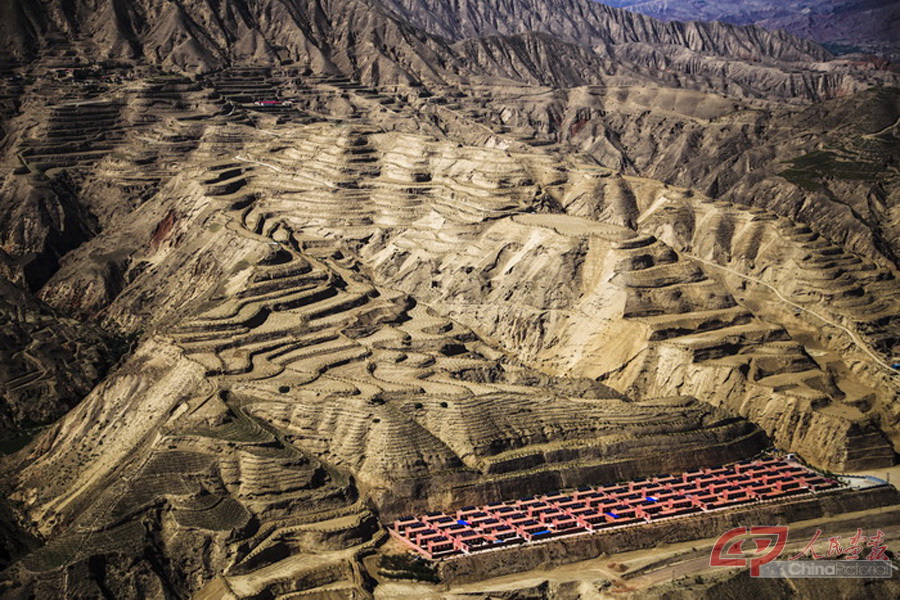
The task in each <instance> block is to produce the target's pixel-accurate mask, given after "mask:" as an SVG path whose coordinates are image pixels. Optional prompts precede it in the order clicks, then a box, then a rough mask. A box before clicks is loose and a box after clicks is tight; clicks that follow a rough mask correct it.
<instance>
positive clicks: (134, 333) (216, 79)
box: [0, 0, 900, 600]
mask: <svg viewBox="0 0 900 600" xmlns="http://www.w3.org/2000/svg"><path fill="white" fill-rule="evenodd" d="M552 1H553V2H558V3H559V5H565V6H568V7H570V8H572V10H576V9H577V10H580V11H582V12H583V13H584V15H585V19H583V20H582V21H583V22H579V21H578V20H577V19H576V20H572V19H553V18H550V17H551V16H552V15H551V14H550V13H547V12H546V10H544V9H545V8H546V7H545V6H544V5H545V4H548V3H550V2H551V0H547V1H546V2H543V3H542V2H536V1H532V0H515V2H509V3H495V4H490V3H481V4H478V3H470V2H461V3H445V2H440V1H437V0H436V1H434V2H429V3H428V4H429V6H432V7H434V8H435V10H434V11H433V12H432V13H431V14H425V13H422V12H416V11H417V8H416V6H415V4H416V3H409V2H401V1H391V2H388V1H387V0H383V1H379V2H376V1H375V0H336V1H331V2H323V3H303V2H299V1H298V0H286V1H284V2H271V1H268V0H267V1H263V2H254V3H249V2H244V1H243V0H229V1H227V2H221V3H198V2H183V3H158V2H154V1H152V0H141V2H136V3H131V4H129V5H128V6H125V5H122V4H121V3H108V4H103V5H102V6H99V5H98V6H99V8H98V7H95V6H92V5H91V6H89V3H84V2H80V1H79V2H73V3H63V4H64V5H65V6H63V4H60V3H56V2H50V3H45V4H46V6H45V5H44V4H40V3H34V2H30V0H16V2H13V3H12V4H10V5H9V6H6V7H5V8H3V9H2V10H0V15H6V16H10V18H9V19H2V18H0V29H2V30H4V31H6V32H8V31H9V30H10V27H11V25H10V23H13V24H15V23H18V24H26V25H28V27H25V28H24V29H22V30H21V31H17V32H16V35H13V36H6V37H5V38H4V42H3V44H0V45H3V48H4V53H3V54H0V77H2V83H3V85H2V88H0V118H2V132H3V136H4V137H3V139H2V144H0V279H2V280H0V291H2V294H0V296H2V302H0V322H2V324H3V332H2V334H0V357H2V358H3V360H2V361H0V362H2V368H0V426H2V427H4V428H9V429H22V430H24V431H21V432H19V433H23V434H27V435H21V436H18V438H17V440H16V442H17V443H16V444H15V445H16V446H21V445H22V444H25V442H27V441H28V439H27V438H28V437H29V436H32V435H33V436H34V439H33V440H31V441H30V442H29V443H28V444H27V445H25V446H24V447H23V448H22V449H21V450H19V451H18V452H16V453H14V454H10V455H8V456H4V457H3V458H2V460H0V473H2V481H0V491H2V493H3V497H4V498H5V499H6V500H5V502H3V503H2V504H0V530H2V531H3V532H4V536H5V537H6V534H7V533H9V536H8V537H9V538H10V539H13V540H16V541H15V543H12V544H2V545H0V566H2V568H3V571H2V575H0V594H2V595H4V597H6V596H9V597H10V598H22V599H24V598H29V597H38V598H42V597H48V598H49V597H115V598H120V597H121V598H168V597H176V598H192V597H193V598H200V599H213V598H215V599H218V598H275V599H278V600H287V599H297V598H321V599H325V598H327V599H329V600H331V599H335V598H344V599H346V598H352V599H363V598H390V597H391V594H392V593H394V592H397V591H398V590H399V591H403V593H404V594H406V595H407V596H409V594H415V593H421V594H422V597H426V596H428V597H434V598H442V597H446V598H450V597H456V596H455V595H454V594H455V593H456V592H455V591H453V592H450V591H447V590H448V588H446V587H441V586H440V585H430V584H429V585H426V584H425V583H410V584H409V585H410V586H412V587H410V588H405V587H403V586H402V585H401V584H399V583H398V581H399V580H402V579H403V578H404V577H408V578H413V577H414V578H415V579H417V580H419V581H425V580H431V579H433V578H434V577H436V576H437V575H439V574H440V573H437V571H434V570H433V569H430V567H428V566H427V565H425V566H423V565H420V564H418V563H409V564H407V563H405V562H404V559H401V558H396V556H394V555H395V554H396V553H397V552H396V551H397V548H396V547H395V546H393V545H392V544H393V543H392V542H390V541H388V535H387V530H386V528H385V525H386V524H388V523H390V522H391V521H393V520H394V519H396V518H398V517H401V516H403V515H405V514H421V513H425V512H428V511H434V510H438V509H439V510H447V511H451V510H452V511H455V510H457V509H459V508H461V507H462V506H465V505H475V506H481V505H486V504H490V503H492V502H496V501H499V500H503V499H511V498H517V497H523V496H530V495H540V494H546V493H548V492H551V491H554V490H565V489H571V488H577V487H582V486H589V487H590V486H604V485H607V484H614V483H616V482H618V481H623V480H632V479H640V478H642V477H648V476H650V475H653V476H662V475H663V474H667V473H668V474H672V473H682V472H684V471H689V470H693V469H702V468H707V467H710V466H712V465H720V464H725V463H729V462H732V461H740V460H744V459H749V458H752V457H754V456H756V455H757V454H758V453H760V452H761V451H764V450H766V449H771V448H772V447H775V448H776V449H778V450H779V451H782V452H786V453H794V454H796V455H797V456H798V457H799V458H800V459H802V460H803V461H805V462H806V463H808V464H810V465H812V466H813V467H817V468H821V469H827V470H829V471H834V472H838V473H846V472H851V471H863V470H871V469H887V468H891V467H893V465H894V463H895V462H896V459H897V450H898V449H900V412H898V408H897V406H898V405H897V397H898V394H900V378H898V375H897V370H896V367H895V363H896V361H897V356H898V354H897V353H898V345H897V340H898V339H900V331H898V321H897V315H898V314H900V310H898V297H897V290H896V287H897V286H896V284H895V283H896V280H897V279H896V277H897V275H898V262H897V256H900V254H898V252H900V251H898V249H900V245H898V241H900V236H898V235H897V234H898V232H900V229H898V223H900V219H898V218H897V215H898V214H900V213H898V212H897V206H896V204H897V203H896V200H897V195H896V192H897V183H898V181H900V179H898V178H897V171H896V164H895V162H896V161H895V158H896V157H895V155H896V152H895V147H896V141H897V136H898V125H897V123H898V121H897V117H898V115H900V104H898V99H900V94H898V93H897V91H896V89H895V88H892V87H890V85H892V84H896V77H895V75H893V74H891V73H889V72H885V71H877V70H873V71H864V70H859V69H856V68H855V67H853V66H852V65H846V64H843V63H842V64H840V65H835V64H831V63H830V62H829V55H828V54H827V53H825V52H824V51H823V50H822V49H821V48H818V47H817V46H814V45H812V44H808V43H806V42H803V41H800V40H796V39H794V38H790V37H789V36H786V35H785V34H781V33H779V34H768V33H764V32H761V31H759V30H754V29H746V30H743V29H742V30H738V29H735V28H731V27H726V26H718V25H708V26H707V25H702V24H695V25H691V26H689V27H686V28H685V27H681V26H677V25H664V24H662V23H659V22H655V21H652V20H650V19H643V18H639V17H631V16H628V15H627V14H626V13H623V12H621V11H614V10H611V9H606V8H600V7H599V5H597V6H594V5H593V4H591V5H586V4H584V3H580V2H579V1H577V0H552ZM101 4H102V3H101ZM163 4H165V6H163ZM420 4H421V3H420ZM489 4H490V5H489ZM10 7H13V8H14V9H15V10H13V11H12V13H10ZM105 11H112V12H105ZM448 11H449V12H448ZM454 11H456V12H454ZM459 11H463V13H464V14H462V13H460V12H459ZM585 11H586V12H585ZM413 13H415V14H413ZM451 13H453V14H456V17H455V18H456V21H453V20H452V19H450V20H447V19H441V18H438V17H436V15H438V16H440V15H444V16H447V15H449V14H451ZM482 17H483V18H482ZM151 22H154V23H158V24H159V26H158V27H156V28H153V27H149V26H148V23H151ZM522 22H524V23H526V24H527V25H528V29H527V31H525V30H522V29H521V25H522ZM23 27H24V25H23ZM29 27H30V28H29ZM698 36H699V37H698ZM704 40H705V41H704ZM728 52H731V53H732V54H734V56H731V55H729V54H728ZM883 83H886V84H888V86H886V87H885V86H883V87H875V88H873V89H870V90H866V88H868V87H869V86H870V85H875V84H883ZM825 99H827V100H825ZM64 413H65V414H64ZM8 449H9V450H10V451H11V450H13V449H15V448H14V447H13V445H11V446H10V447H9V448H8ZM835 476H836V475H835ZM842 490H844V491H842V492H841V493H840V494H836V495H835V496H834V498H836V499H829V498H830V497H829V498H825V499H824V500H822V499H820V498H818V497H811V498H807V499H804V500H803V502H807V504H803V505H802V506H801V505H796V506H795V505H793V504H791V505H790V506H788V505H781V504H772V505H765V506H762V505H761V506H756V505H754V506H752V507H750V508H748V510H750V511H751V513H747V514H752V516H753V518H757V517H759V518H760V519H763V518H765V519H772V520H774V519H776V518H777V519H782V518H783V519H785V520H788V521H790V520H794V519H795V518H796V519H799V518H807V517H808V518H827V517H825V515H836V514H837V513H840V512H842V511H845V509H846V511H850V510H854V511H855V510H858V509H859V508H860V507H861V506H862V505H863V503H864V502H870V503H871V504H872V505H873V506H876V507H878V506H881V505H882V504H890V503H891V502H895V501H896V496H895V495H894V492H893V491H892V490H891V489H890V488H887V487H877V486H876V487H875V489H874V491H871V490H869V491H865V490H863V491H858V490H855V488H852V487H847V488H846V489H845V488H844V487H843V486H842ZM857 492H858V493H857ZM448 514H449V513H448ZM747 514H744V513H740V514H739V513H736V512H729V511H728V510H726V511H724V512H723V513H722V515H721V520H716V521H715V522H714V523H713V524H714V525H715V526H716V527H718V526H719V525H721V526H722V527H725V526H727V525H729V523H730V521H729V519H738V518H745V517H747ZM886 514H888V516H890V515H891V514H893V513H892V512H891V511H888V513H886ZM748 518H749V517H748ZM835 518H836V519H837V518H838V517H835ZM843 518H844V517H843V516H841V517H840V519H843ZM853 518H856V517H853ZM716 519H719V517H718V516H717V517H716ZM847 519H849V520H848V521H847V522H848V523H851V524H852V523H856V521H853V520H852V519H851V517H847ZM885 520H886V518H885ZM841 522H842V523H843V521H841ZM872 522H876V521H872ZM881 522H882V521H880V520H878V521H877V523H878V524H880V523H881ZM710 523H711V522H710ZM848 526H849V525H848ZM667 527H668V526H667ZM671 527H672V529H671V530H667V531H670V533H671V536H672V539H676V538H677V539H679V540H690V539H696V538H697V537H698V536H701V535H703V534H704V533H705V534H708V533H709V532H708V531H706V532H698V530H699V529H700V527H695V526H692V525H690V522H689V521H686V520H685V521H679V522H678V523H675V524H674V525H672V526H671ZM636 531H637V530H636ZM648 532H649V533H648ZM629 535H630V534H629ZM653 535H654V534H653V532H652V531H650V530H644V529H641V530H640V531H639V532H638V533H635V534H634V536H633V537H632V538H629V539H628V540H625V541H624V542H623V543H622V545H621V547H620V549H621V550H622V551H625V550H635V549H637V548H640V547H646V546H647V545H648V541H651V540H652V541H653V544H655V543H656V542H657V541H658V540H655V539H653ZM667 535H668V534H667ZM892 535H893V533H892ZM626 542H627V543H626ZM616 543H618V542H616ZM651 545H652V544H651ZM547 548H550V546H547ZM553 548H557V547H556V546H553ZM560 548H564V547H563V546H560ZM537 552H538V553H537V554H534V555H530V556H531V558H529V560H532V558H533V559H534V560H538V558H539V554H540V552H544V550H538V551H537ZM547 552H557V551H556V550H547ZM598 552H599V551H598ZM558 554H560V555H563V554H565V552H564V551H562V550H560V551H559V552H558ZM391 556H393V558H391ZM485 556H487V557H488V558H487V559H484V560H485V561H486V562H484V563H482V564H481V566H480V567H479V569H475V570H474V571H473V572H478V573H487V572H490V571H491V568H490V565H491V564H492V563H491V561H492V560H497V561H501V562H502V561H504V560H507V559H504V558H503V557H502V556H501V555H499V554H498V555H497V556H496V557H495V556H494V553H485ZM506 556H509V555H506ZM558 558H559V557H558V556H548V557H547V559H548V564H549V563H555V562H556V561H557V559H558ZM508 563H509V564H507V565H506V567H509V568H504V569H498V571H503V572H509V571H510V570H514V569H513V568H512V566H514V563H515V561H508ZM523 564H524V563H523ZM404 565H405V566H404ZM391 566H392V567H395V568H388V567H391ZM460 568H462V567H460ZM452 571H453V568H449V567H448V568H446V569H444V570H443V571H441V572H442V573H452ZM385 572H387V575H385V574H384V573H385ZM611 576H612V577H618V576H617V575H611ZM523 577H524V576H523ZM617 581H618V582H619V583H621V584H622V586H619V585H618V584H617V589H618V588H619V587H623V586H624V587H627V585H625V584H624V579H622V580H617ZM447 585H449V583H447ZM516 585H518V584H516ZM523 585H524V584H523ZM530 585H531V584H528V585H527V586H525V587H526V588H527V587H528V586H530ZM580 585H581V584H579V586H580ZM584 585H588V586H593V585H594V583H592V582H587V581H585V582H584ZM698 585H699V584H698ZM398 586H400V587H398ZM514 587H515V586H514ZM648 587H652V586H650V585H649V584H648ZM401 588H402V590H401ZM516 589H517V590H518V589H519V588H516ZM523 589H524V588H523ZM548 589H550V588H547V587H546V586H545V591H546V590H548ZM572 589H574V588H572ZM640 589H641V590H643V589H644V588H640ZM710 589H712V588H710ZM879 589H880V588H879ZM410 590H412V591H410ZM579 590H581V591H578V590H576V592H577V593H576V592H572V594H570V596H571V597H572V598H581V597H583V598H590V597H592V596H591V594H592V593H593V592H594V591H596V590H595V589H594V590H588V591H585V590H587V588H584V587H583V586H582V587H579ZM520 591H521V590H520ZM620 591H621V593H622V594H625V593H626V592H627V590H620ZM620 591H616V592H615V594H620ZM479 593H480V592H477V591H476V592H473V594H479ZM513 593H518V592H517V591H515V590H514V592H513ZM529 593H530V592H529ZM536 593H537V592H536ZM547 593H550V592H547ZM554 593H555V592H554ZM611 593H612V592H611ZM711 593H712V592H711ZM483 595H484V594H482V596H483ZM474 597H481V596H478V595H475V596H474Z"/></svg>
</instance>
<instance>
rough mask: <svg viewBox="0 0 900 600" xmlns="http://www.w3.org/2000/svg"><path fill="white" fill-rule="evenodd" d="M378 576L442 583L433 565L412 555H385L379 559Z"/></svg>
mask: <svg viewBox="0 0 900 600" xmlns="http://www.w3.org/2000/svg"><path fill="white" fill-rule="evenodd" d="M378 574H379V575H381V576H382V577H386V578H389V579H412V580H415V581H424V582H427V583H439V582H440V579H439V578H438V576H437V571H435V569H434V565H433V564H432V563H430V562H429V561H427V560H425V559H424V558H422V557H420V556H412V555H410V554H383V555H382V556H381V557H380V558H379V559H378Z"/></svg>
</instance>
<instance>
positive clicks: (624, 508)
mask: <svg viewBox="0 0 900 600" xmlns="http://www.w3.org/2000/svg"><path fill="white" fill-rule="evenodd" d="M840 485H841V484H839V483H838V482H837V481H834V480H833V479H829V478H827V477H823V476H822V475H821V474H819V473H817V472H815V471H812V470H810V469H808V468H807V467H805V466H803V465H801V464H799V463H796V462H794V461H792V460H788V459H785V458H779V457H773V458H766V459H759V460H752V461H742V462H739V463H734V464H731V465H728V466H723V467H715V468H710V469H697V470H694V471H687V472H684V473H682V474H680V475H666V476H660V477H653V478H642V479H635V480H633V481H627V482H623V483H618V484H614V485H608V486H599V487H584V488H581V489H578V490H574V491H570V492H554V493H550V494H543V495H538V496H530V497H527V498H519V499H518V500H512V501H506V502H495V503H492V504H487V505H484V506H480V507H478V506H466V507H463V508H460V509H458V510H457V511H455V512H452V513H446V512H441V511H433V512H429V513H427V514H425V515H421V516H418V517H414V516H407V517H403V518H401V519H398V520H396V521H395V522H394V523H393V524H391V525H390V527H389V531H390V533H391V535H392V536H394V537H395V538H396V539H398V540H400V541H401V542H403V543H404V544H406V545H407V546H409V547H410V548H412V549H413V550H415V551H416V552H419V553H420V554H423V555H424V556H426V557H428V558H430V559H439V558H448V557H452V556H455V555H461V554H471V553H473V552H480V551H484V550H490V549H495V548H503V547H507V546H515V545H519V544H527V543H534V542H540V541H543V540H547V539H552V538H556V537H560V536H567V535H574V534H579V533H581V534H586V533H596V532H600V531H603V530H606V529H611V528H617V527H622V526H628V525H636V524H639V523H647V522H652V521H657V520H661V519H667V518H672V517H677V516H683V515H690V514H692V513H702V512H708V511H711V510H721V509H725V508H729V507H733V506H739V505H743V504H750V503H755V502H764V501H771V500H777V499H780V498H786V497H790V496H794V495H798V494H810V493H817V492H821V491H826V490H829V489H833V488H836V487H839V486H840Z"/></svg>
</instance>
